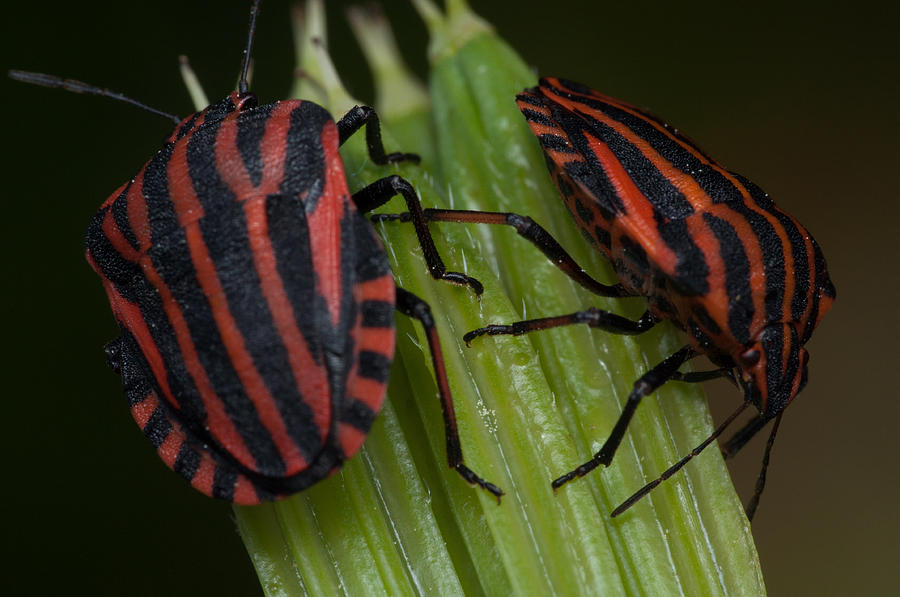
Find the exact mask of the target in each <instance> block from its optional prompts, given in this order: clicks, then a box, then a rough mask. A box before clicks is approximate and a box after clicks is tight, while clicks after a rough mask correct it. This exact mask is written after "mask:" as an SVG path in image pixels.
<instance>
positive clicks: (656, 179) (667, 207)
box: [553, 107, 709, 296]
mask: <svg viewBox="0 0 900 597" xmlns="http://www.w3.org/2000/svg"><path fill="white" fill-rule="evenodd" d="M553 117H554V120H556V121H557V122H558V123H559V125H560V128H562V129H563V130H564V131H565V132H566V133H567V134H568V136H569V140H570V141H571V142H572V144H573V145H574V146H575V147H576V148H577V150H578V152H579V153H580V154H581V155H583V156H584V157H585V160H586V163H587V164H589V165H590V171H591V178H592V179H593V180H595V181H599V182H601V183H602V184H601V185H598V187H599V188H597V190H598V191H599V192H601V193H603V195H599V194H596V193H595V195H594V196H596V197H598V198H599V197H603V198H604V199H605V200H607V202H608V203H609V204H611V205H615V204H618V205H617V209H615V211H616V213H622V212H623V211H624V205H623V204H622V202H621V200H620V199H619V198H618V196H617V195H616V193H615V191H614V189H613V187H612V185H611V184H610V182H609V180H608V178H606V177H605V176H603V177H602V178H601V173H603V172H604V171H603V166H602V165H601V164H600V162H599V161H598V160H597V159H596V157H594V153H593V150H592V149H591V148H590V146H589V144H588V142H587V137H586V135H585V132H584V131H585V130H587V131H589V132H590V134H591V135H592V136H594V137H596V138H597V139H598V140H600V141H601V142H602V143H604V144H605V145H606V146H607V147H609V149H610V151H611V152H612V153H613V155H614V156H615V157H616V159H617V160H618V161H619V162H620V163H621V164H622V166H623V167H624V169H625V170H626V172H628V174H629V176H630V177H631V180H632V181H633V182H634V184H635V185H636V186H637V188H638V190H639V191H640V192H641V194H643V196H644V197H646V198H647V200H648V201H650V202H651V203H652V204H653V206H654V208H655V209H654V218H655V220H656V223H657V229H658V231H659V234H660V236H661V237H662V239H663V242H665V243H666V245H667V246H668V247H669V248H670V249H671V250H672V252H673V253H674V254H675V255H677V256H678V263H677V264H676V267H675V277H674V281H675V283H676V284H677V285H678V286H679V292H682V293H683V294H685V295H686V296H692V295H702V294H706V293H707V292H709V282H708V280H707V277H708V275H709V267H708V265H707V264H706V260H705V258H704V256H703V253H702V251H700V249H699V247H697V245H696V244H695V243H694V241H693V240H692V239H691V237H690V235H689V234H688V231H687V223H686V221H685V218H687V217H688V216H689V215H691V214H692V213H693V211H694V209H693V208H692V207H691V204H690V203H688V201H687V199H686V198H685V196H684V195H683V194H682V193H681V192H680V191H679V190H678V189H676V188H675V187H674V186H673V185H672V183H671V182H670V181H669V180H668V179H667V178H666V177H665V176H663V174H662V173H661V172H660V171H659V170H658V169H657V168H656V166H654V165H653V163H652V162H650V160H649V159H647V156H645V155H644V154H643V153H642V152H641V151H640V150H639V149H638V148H637V147H635V146H634V145H632V144H631V143H629V142H628V140H626V139H625V138H624V137H622V136H621V135H620V134H619V133H617V132H616V131H614V130H613V129H612V128H610V127H609V126H607V125H605V124H603V123H602V122H598V121H596V120H594V119H587V118H586V117H582V116H578V115H576V114H573V113H572V112H569V111H568V110H565V109H562V108H557V107H554V108H553ZM566 167H567V170H568V169H569V165H568V164H567V166H566ZM569 173H570V175H572V176H573V178H574V177H575V175H573V173H572V172H571V170H570V172H569ZM604 187H605V189H604ZM591 190H592V192H594V189H591Z"/></svg>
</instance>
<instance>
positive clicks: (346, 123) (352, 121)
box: [337, 106, 419, 164]
mask: <svg viewBox="0 0 900 597" xmlns="http://www.w3.org/2000/svg"><path fill="white" fill-rule="evenodd" d="M363 126H365V127H366V146H367V147H368V148H369V157H370V158H371V159H372V161H373V162H375V163H376V164H388V163H393V162H414V163H416V164H417V163H419V156H418V155H416V154H414V153H401V152H399V151H398V152H394V153H385V151H384V144H383V143H382V142H381V123H380V122H379V120H378V114H377V113H376V112H375V110H374V109H372V108H370V107H369V106H354V107H353V108H351V109H350V111H349V112H347V113H346V114H344V116H343V117H342V118H341V119H340V120H338V121H337V128H338V138H339V139H340V144H341V145H343V144H344V142H345V141H346V140H347V139H349V138H350V136H351V135H353V133H355V132H356V131H358V130H359V129H360V128H362V127H363Z"/></svg>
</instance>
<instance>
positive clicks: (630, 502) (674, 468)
mask: <svg viewBox="0 0 900 597" xmlns="http://www.w3.org/2000/svg"><path fill="white" fill-rule="evenodd" d="M749 405H750V403H749V402H744V403H743V404H741V406H740V408H738V409H737V410H736V411H734V412H733V413H731V414H730V415H729V416H728V418H727V419H725V420H724V421H723V422H722V424H721V425H719V426H718V427H716V429H715V431H713V432H712V434H711V435H710V436H709V437H708V438H706V439H705V440H703V441H702V442H701V443H700V445H699V446H697V447H696V448H694V449H693V450H691V452H690V454H688V455H687V456H685V457H684V458H682V459H681V460H679V461H678V462H676V463H675V464H673V465H672V466H670V467H669V468H668V469H666V471H665V472H664V473H663V474H661V475H660V476H659V477H657V478H656V479H654V480H653V481H650V482H649V483H647V484H646V485H644V486H643V487H641V488H640V489H638V490H637V491H636V492H635V493H634V495H632V496H631V497H630V498H628V499H627V500H625V501H624V502H622V505H620V506H619V507H618V508H616V509H615V510H613V511H612V514H610V516H612V517H613V518H615V517H616V516H618V515H619V514H621V513H622V512H624V511H625V510H627V509H628V508H630V507H632V506H633V505H635V504H636V503H637V502H638V500H640V499H641V498H642V497H644V496H645V495H647V494H648V493H650V491H651V490H652V489H653V488H654V487H656V486H657V485H659V484H660V483H662V482H663V481H665V480H666V479H668V478H669V477H671V476H672V475H674V474H675V473H677V472H678V471H679V470H681V467H683V466H684V465H686V464H687V463H688V462H689V461H690V460H691V459H692V458H694V457H695V456H697V455H698V454H700V452H702V451H703V449H704V448H706V446H708V445H709V444H711V443H712V442H713V440H715V439H716V438H717V437H719V436H720V435H721V434H722V432H723V431H725V428H726V427H728V426H729V425H730V424H731V422H732V421H734V420H735V419H736V418H737V416H738V415H739V414H741V413H742V412H744V409H745V408H747V406H749ZM763 484H765V481H763ZM754 509H755V507H754Z"/></svg>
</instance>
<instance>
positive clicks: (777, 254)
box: [728, 203, 787, 321]
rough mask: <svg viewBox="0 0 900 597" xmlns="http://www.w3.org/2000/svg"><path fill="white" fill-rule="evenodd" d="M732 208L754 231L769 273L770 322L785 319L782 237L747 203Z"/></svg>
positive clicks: (767, 288) (767, 306) (765, 267)
mask: <svg viewBox="0 0 900 597" xmlns="http://www.w3.org/2000/svg"><path fill="white" fill-rule="evenodd" d="M728 207H729V209H731V210H732V211H734V212H735V213H737V214H740V215H741V216H742V217H743V218H744V219H745V220H746V221H747V223H748V224H749V225H750V228H751V230H753V234H754V237H755V238H754V239H744V242H752V240H756V242H757V244H758V246H759V250H760V252H761V253H762V262H763V272H764V273H765V276H766V299H765V304H766V321H781V320H782V318H783V307H784V283H785V279H786V278H785V276H786V275H787V273H786V271H785V260H784V247H783V246H782V244H781V237H780V236H779V235H778V232H777V231H776V230H775V227H774V226H772V224H771V222H769V220H767V219H766V217H765V216H764V215H763V214H761V213H759V212H758V211H756V210H753V209H751V208H750V207H749V206H747V205H745V204H744V203H732V204H730V205H729V206H728Z"/></svg>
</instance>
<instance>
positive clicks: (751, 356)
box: [738, 348, 761, 368]
mask: <svg viewBox="0 0 900 597" xmlns="http://www.w3.org/2000/svg"><path fill="white" fill-rule="evenodd" d="M760 356H761V355H760V352H759V350H757V349H755V348H749V349H747V350H745V351H744V352H742V353H741V354H740V355H738V359H739V360H740V364H741V365H742V366H743V367H747V368H749V367H752V366H753V365H755V364H757V363H758V362H759V357H760Z"/></svg>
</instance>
